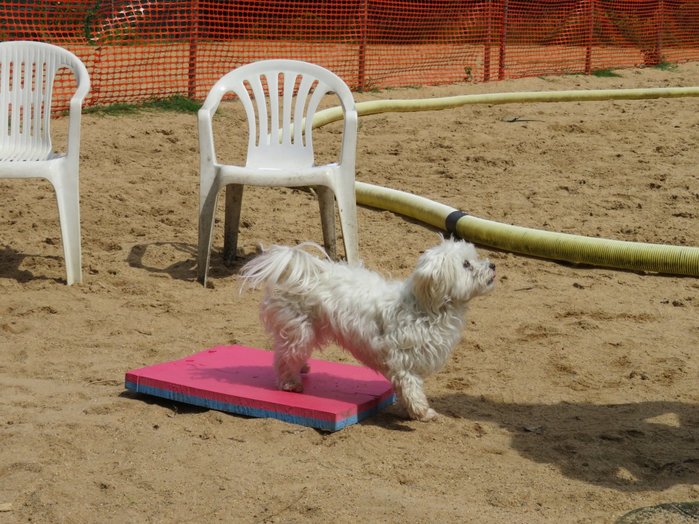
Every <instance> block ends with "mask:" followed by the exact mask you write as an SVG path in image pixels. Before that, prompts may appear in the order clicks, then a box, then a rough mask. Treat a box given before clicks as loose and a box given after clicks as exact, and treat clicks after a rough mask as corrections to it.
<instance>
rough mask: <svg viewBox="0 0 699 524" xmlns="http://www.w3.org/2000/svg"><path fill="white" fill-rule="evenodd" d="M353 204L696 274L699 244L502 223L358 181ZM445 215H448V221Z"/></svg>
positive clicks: (485, 237)
mask: <svg viewBox="0 0 699 524" xmlns="http://www.w3.org/2000/svg"><path fill="white" fill-rule="evenodd" d="M355 187H356V190H357V203H359V204H362V205H365V206H369V207H375V208H379V209H385V210H387V211H392V212H394V213H398V214H400V215H403V216H406V217H409V218H413V219H415V220H418V221H420V222H422V223H424V224H428V225H431V226H433V227H436V228H439V229H447V230H451V231H453V232H455V233H456V234H457V235H458V236H459V237H460V238H463V239H466V240H468V241H470V242H474V243H476V244H480V245H483V246H489V247H493V248H496V249H502V250H505V251H510V252H512V253H519V254H523V255H531V256H535V257H539V258H546V259H551V260H562V261H567V262H573V263H575V264H587V265H592V266H600V267H609V268H615V269H629V270H634V271H647V272H653V273H664V274H670V275H688V276H693V277H699V248H697V247H683V246H672V245H666V244H644V243H641V242H625V241H621V240H608V239H604V238H594V237H585V236H579V235H570V234H567V233H555V232H550V231H541V230H537V229H529V228H526V227H520V226H513V225H509V224H501V223H498V222H493V221H490V220H484V219H482V218H477V217H474V216H471V215H466V214H463V213H460V212H459V211H458V210H456V209H454V208H453V207H450V206H446V205H444V204H439V203H437V202H433V201H431V200H429V199H427V198H424V197H421V196H417V195H413V194H410V193H405V192H403V191H397V190H395V189H388V188H385V187H380V186H375V185H372V184H366V183H364V182H357V183H356V184H355ZM448 218H452V219H453V222H452V224H449V221H448Z"/></svg>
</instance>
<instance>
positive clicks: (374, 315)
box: [241, 240, 495, 420]
mask: <svg viewBox="0 0 699 524" xmlns="http://www.w3.org/2000/svg"><path fill="white" fill-rule="evenodd" d="M309 245H313V246H315V247H317V248H318V249H320V250H321V251H322V252H323V253H324V251H323V250H322V248H321V247H320V246H318V245H316V244H311V243H304V244H301V245H299V246H296V247H286V246H278V245H275V246H271V247H270V248H269V249H268V250H266V251H264V252H263V253H262V254H260V255H258V256H257V257H255V258H254V259H253V260H251V261H250V262H248V263H247V264H246V265H245V266H244V267H243V269H242V272H241V274H242V275H243V277H244V278H245V283H246V284H247V285H250V286H252V287H259V286H262V285H266V293H265V297H264V299H263V301H262V304H261V307H260V311H261V318H262V321H263V323H264V325H265V327H266V329H267V331H268V332H269V333H270V334H271V335H272V337H273V338H274V350H275V369H276V373H277V378H278V384H279V387H280V388H281V389H284V390H288V391H299V392H300V391H302V390H303V383H302V378H301V373H303V372H304V371H305V370H306V369H307V363H306V362H307V360H308V358H309V357H310V355H311V353H312V352H313V351H314V350H315V349H319V348H322V347H323V346H326V345H327V344H329V343H332V342H335V343H337V344H338V345H339V346H342V347H344V348H345V349H347V350H348V351H350V352H351V353H352V355H354V357H355V358H356V359H357V360H359V361H360V362H362V363H363V364H365V365H367V366H369V367H371V368H372V369H375V370H376V371H378V372H380V373H382V374H383V375H384V376H385V377H386V378H387V379H388V380H390V381H391V383H392V384H393V387H394V389H395V392H396V395H397V397H398V399H399V400H400V401H401V403H402V404H403V405H404V406H405V408H406V410H407V412H408V415H409V416H410V417H412V418H416V419H419V420H431V419H434V418H435V417H436V416H437V413H436V412H435V411H434V410H432V409H431V408H430V407H429V404H428V401H427V397H426V396H425V394H424V392H423V387H422V386H423V380H424V378H425V377H427V376H429V375H431V374H432V373H434V372H436V371H438V370H439V369H441V368H442V366H443V365H444V363H445V362H446V360H447V359H448V358H449V356H450V355H451V352H452V350H453V348H454V346H455V345H456V343H457V342H458V341H459V340H460V338H461V335H462V330H463V328H464V323H465V318H464V315H465V313H466V310H467V306H468V302H469V301H470V300H471V299H472V298H473V297H475V296H478V295H482V294H484V293H487V292H488V291H490V290H491V289H492V287H493V283H494V278H495V266H494V265H493V264H491V263H490V262H488V261H487V260H480V259H479V258H478V254H477V253H476V250H475V248H474V247H473V245H471V244H468V243H466V242H462V241H458V240H444V241H443V242H441V243H440V244H439V245H437V246H435V247H433V248H431V249H429V250H427V251H426V252H425V253H424V254H423V255H422V256H421V257H420V258H419V260H418V263H417V266H416V268H415V270H414V271H413V273H412V274H411V275H410V276H409V277H408V278H407V279H406V280H405V281H398V280H387V279H384V277H382V276H381V275H379V274H378V273H376V272H374V271H370V270H368V269H366V268H364V267H363V266H361V265H348V264H346V263H344V262H332V261H331V260H330V259H329V258H328V257H327V255H325V258H318V257H315V256H313V255H311V254H309V253H308V252H306V251H305V249H304V248H305V247H307V246H309Z"/></svg>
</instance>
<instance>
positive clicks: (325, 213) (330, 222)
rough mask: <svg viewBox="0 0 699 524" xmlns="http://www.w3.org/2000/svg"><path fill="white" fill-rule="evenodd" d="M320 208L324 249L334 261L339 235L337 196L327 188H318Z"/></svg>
mask: <svg viewBox="0 0 699 524" xmlns="http://www.w3.org/2000/svg"><path fill="white" fill-rule="evenodd" d="M316 193H317V194H318V204H319V206H320V223H321V226H322V228H323V247H325V252H326V253H327V254H328V255H329V256H330V258H332V259H333V260H337V233H336V231H335V195H334V194H333V191H332V189H330V188H329V187H326V186H317V187H316Z"/></svg>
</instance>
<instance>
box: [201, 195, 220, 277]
mask: <svg viewBox="0 0 699 524" xmlns="http://www.w3.org/2000/svg"><path fill="white" fill-rule="evenodd" d="M217 197H218V191H217V188H216V187H214V186H213V185H212V187H210V188H209V191H208V193H207V194H206V197H205V198H204V199H203V201H201V202H200V204H199V241H198V244H197V280H199V282H201V283H202V284H204V287H206V280H207V277H208V273H209V256H210V253H211V240H212V238H213V230H214V215H215V213H216V200H217Z"/></svg>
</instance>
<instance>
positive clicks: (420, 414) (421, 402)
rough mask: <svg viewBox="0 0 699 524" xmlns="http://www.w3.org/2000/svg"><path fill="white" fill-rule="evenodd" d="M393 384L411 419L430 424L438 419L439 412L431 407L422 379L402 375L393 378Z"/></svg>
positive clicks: (410, 375)
mask: <svg viewBox="0 0 699 524" xmlns="http://www.w3.org/2000/svg"><path fill="white" fill-rule="evenodd" d="M391 382H392V383H393V389H394V390H395V393H396V396H397V397H398V401H399V402H400V403H401V404H402V405H403V407H404V408H405V410H406V411H407V412H408V416H409V417H410V418H414V419H416V420H420V421H422V422H429V421H430V420H434V419H436V418H437V417H438V414H437V412H436V411H435V410H434V409H432V408H431V407H430V404H429V402H428V401H427V396H425V392H424V391H423V389H422V379H421V378H420V377H417V376H415V375H412V374H410V373H400V374H398V375H396V376H394V377H391Z"/></svg>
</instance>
